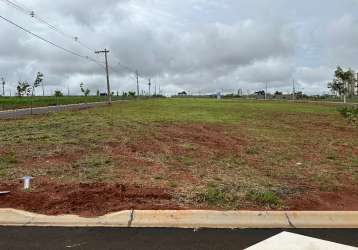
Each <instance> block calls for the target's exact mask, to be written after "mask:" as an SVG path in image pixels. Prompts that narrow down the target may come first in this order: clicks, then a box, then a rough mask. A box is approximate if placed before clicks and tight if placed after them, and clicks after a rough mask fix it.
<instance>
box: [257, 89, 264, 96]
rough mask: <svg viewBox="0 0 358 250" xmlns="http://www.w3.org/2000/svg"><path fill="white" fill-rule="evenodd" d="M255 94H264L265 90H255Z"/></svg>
mask: <svg viewBox="0 0 358 250" xmlns="http://www.w3.org/2000/svg"><path fill="white" fill-rule="evenodd" d="M255 94H256V95H262V96H264V95H265V90H260V91H257V92H255Z"/></svg>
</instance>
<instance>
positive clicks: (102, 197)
mask: <svg viewBox="0 0 358 250" xmlns="http://www.w3.org/2000/svg"><path fill="white" fill-rule="evenodd" d="M0 190H2V191H5V190H6V191H11V193H10V194H7V195H1V196H0V208H16V209H20V210H26V211H30V212H35V213H41V214H47V215H61V214H77V215H81V216H85V217H93V216H100V215H104V214H107V213H110V212H117V211H121V210H127V209H154V210H156V209H178V208H179V207H178V206H176V205H173V202H172V201H171V195H170V194H169V193H168V192H167V191H166V190H164V189H161V188H147V187H138V186H125V185H121V184H103V183H101V184H99V183H96V184H54V183H42V184H41V185H37V186H36V187H34V189H33V190H32V191H30V192H24V191H23V190H22V184H21V183H19V184H1V185H0Z"/></svg>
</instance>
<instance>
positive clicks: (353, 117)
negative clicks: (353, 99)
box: [338, 106, 358, 127]
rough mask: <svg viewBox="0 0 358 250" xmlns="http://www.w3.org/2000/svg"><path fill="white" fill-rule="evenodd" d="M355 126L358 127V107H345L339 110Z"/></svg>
mask: <svg viewBox="0 0 358 250" xmlns="http://www.w3.org/2000/svg"><path fill="white" fill-rule="evenodd" d="M338 111H339V112H340V113H341V114H342V115H343V116H344V117H345V118H347V119H348V120H349V122H350V123H351V124H353V126H355V127H358V106H352V107H344V108H341V109H339V110H338Z"/></svg>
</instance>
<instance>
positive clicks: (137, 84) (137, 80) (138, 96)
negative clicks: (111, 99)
mask: <svg viewBox="0 0 358 250" xmlns="http://www.w3.org/2000/svg"><path fill="white" fill-rule="evenodd" d="M136 75H137V96H138V97H139V95H140V93H139V73H138V70H137V71H136Z"/></svg>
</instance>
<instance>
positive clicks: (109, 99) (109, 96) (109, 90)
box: [95, 49, 112, 104]
mask: <svg viewBox="0 0 358 250" xmlns="http://www.w3.org/2000/svg"><path fill="white" fill-rule="evenodd" d="M95 53H96V54H102V53H104V58H105V60H106V75H107V93H108V104H112V93H111V86H110V84H109V71H108V57H107V54H108V53H109V50H107V49H104V50H100V51H95Z"/></svg>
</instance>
